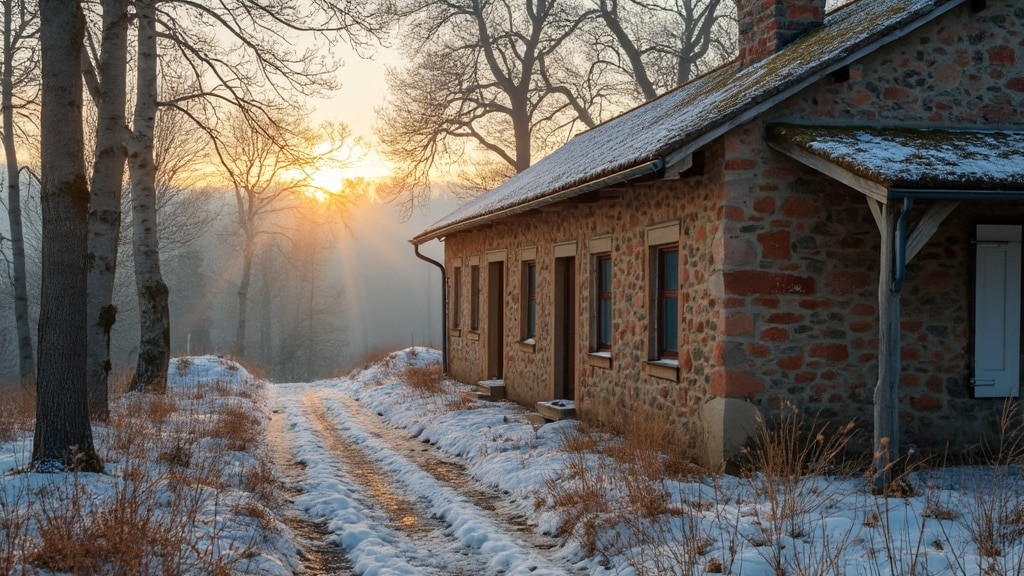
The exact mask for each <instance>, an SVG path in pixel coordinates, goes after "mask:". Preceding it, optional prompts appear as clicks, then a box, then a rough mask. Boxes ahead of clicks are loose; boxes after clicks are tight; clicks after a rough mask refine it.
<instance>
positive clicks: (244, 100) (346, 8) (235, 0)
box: [128, 0, 390, 390]
mask: <svg viewBox="0 0 1024 576" xmlns="http://www.w3.org/2000/svg"><path fill="white" fill-rule="evenodd" d="M135 10H136V15H137V19H138V26H139V39H138V59H137V70H138V72H137V93H136V105H135V114H134V118H133V122H132V136H131V138H130V140H129V146H128V148H129V157H128V158H129V172H130V174H131V186H132V198H133V200H132V213H133V224H132V230H133V239H134V262H135V276H136V283H137V286H138V295H139V309H140V317H141V320H140V324H141V334H140V344H139V362H138V365H137V368H136V373H135V379H134V381H133V389H140V390H145V389H154V388H155V389H159V388H160V387H162V386H163V382H164V380H166V375H167V360H168V357H169V354H170V327H169V321H168V313H167V311H168V304H167V286H166V284H165V283H164V282H163V279H162V278H161V276H160V263H159V245H158V235H157V233H156V230H157V220H156V198H155V189H156V186H155V181H154V178H155V170H154V168H153V163H154V160H153V124H154V116H155V113H156V109H157V105H158V100H157V95H158V91H157V84H156V82H157V75H156V68H157V62H158V58H159V52H158V48H159V44H158V43H157V41H156V37H157V34H159V35H160V37H161V38H162V39H164V40H165V42H166V47H167V48H168V49H171V50H173V51H175V52H176V53H177V54H178V55H179V56H180V57H181V58H182V59H183V61H184V62H185V63H186V69H187V70H191V71H192V73H193V74H194V77H193V78H192V79H191V85H194V86H195V87H196V89H195V90H194V91H193V92H191V93H187V94H181V95H178V96H176V97H174V98H172V99H171V100H168V101H163V102H159V104H160V105H164V106H169V107H173V108H174V109H176V110H178V111H180V112H181V113H183V114H184V115H185V116H186V117H188V118H190V119H192V120H193V121H195V123H196V125H197V127H198V128H199V129H201V130H202V131H204V132H205V133H206V134H208V135H209V136H210V137H211V138H212V139H213V140H214V141H216V140H217V139H218V138H220V135H219V134H217V132H216V129H215V128H214V127H213V126H211V125H210V124H209V123H208V122H207V121H206V118H204V117H202V116H200V115H197V114H196V113H195V111H194V109H193V107H192V106H191V105H192V104H194V103H195V102H196V101H205V102H207V103H208V105H207V108H210V107H213V103H214V102H219V103H221V104H225V103H226V104H227V105H229V106H231V107H233V108H234V109H235V110H236V111H237V112H238V113H240V114H242V115H244V116H246V117H248V118H249V121H250V122H253V123H258V122H260V121H262V120H266V119H267V118H268V117H269V116H270V114H272V112H273V110H274V109H275V108H278V109H280V108H289V107H290V108H294V106H295V102H294V101H293V98H295V97H302V96H310V95H317V94H321V93H323V91H325V90H329V89H331V88H333V87H334V77H333V75H334V72H335V71H336V69H337V66H336V63H334V62H332V61H331V59H330V58H327V57H325V56H324V55H323V54H321V53H319V52H318V51H317V50H316V49H315V48H310V49H306V50H301V51H297V50H294V49H293V48H292V46H293V45H294V42H293V36H294V35H296V34H312V35H314V36H318V37H319V38H318V39H320V40H325V41H335V40H343V41H347V42H349V43H350V44H352V45H355V46H357V47H358V46H364V45H365V43H366V42H369V41H371V40H373V39H375V38H377V37H378V35H379V34H381V33H382V32H383V30H384V27H385V26H386V24H387V22H388V18H389V14H390V4H389V2H387V1H385V0H375V1H373V2H361V1H358V0H341V1H337V0H312V1H310V2H302V3H300V2H298V1H297V0H282V1H281V2H275V3H274V4H273V5H269V4H266V3H264V2H262V1H261V0H228V1H225V2H219V3H215V4H209V3H203V2H195V1H192V0H167V1H161V2H158V1H157V0H139V1H138V2H137V3H136V8H135ZM211 28H212V29H215V30H219V34H218V33H214V32H212V31H211ZM221 37H223V38H227V39H229V41H230V44H228V45H222V43H221V42H220V40H219V38H221ZM254 125H255V124H254Z"/></svg>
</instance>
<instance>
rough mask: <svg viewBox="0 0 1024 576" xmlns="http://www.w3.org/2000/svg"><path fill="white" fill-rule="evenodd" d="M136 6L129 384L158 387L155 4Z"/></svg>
mask: <svg viewBox="0 0 1024 576" xmlns="http://www.w3.org/2000/svg"><path fill="white" fill-rule="evenodd" d="M135 11H136V15H137V19H138V27H139V42H138V50H139V55H138V64H137V66H138V71H137V74H138V76H137V78H138V81H137V84H136V90H137V91H138V93H137V96H136V101H135V116H134V119H133V121H132V128H133V132H132V136H131V139H130V141H129V146H130V149H129V155H128V159H129V171H130V173H131V188H132V254H133V256H134V260H135V288H136V291H137V292H138V297H139V360H138V364H137V365H136V368H135V376H134V378H133V379H132V386H131V389H132V390H137V391H147V392H163V391H164V390H165V388H166V386H167V365H168V362H169V361H170V355H171V323H170V312H169V309H168V304H167V296H168V293H167V284H165V283H164V281H163V278H162V277H161V275H160V241H159V234H158V230H157V221H156V218H157V214H156V163H155V162H154V158H153V132H154V128H155V125H156V101H157V44H156V4H155V2H154V1H153V0H140V1H138V2H136V3H135Z"/></svg>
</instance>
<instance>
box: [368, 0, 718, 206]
mask: <svg viewBox="0 0 1024 576" xmlns="http://www.w3.org/2000/svg"><path fill="white" fill-rule="evenodd" d="M732 5H733V3H732V2H731V1H729V0H422V1H421V3H419V4H415V5H414V7H413V8H411V9H410V11H409V13H408V14H407V15H406V22H407V23H408V33H407V35H406V43H405V49H406V51H407V54H408V56H409V61H410V63H409V64H408V65H407V66H405V67H403V68H400V69H393V70H390V71H389V78H388V88H389V94H388V100H387V102H386V105H385V106H384V108H383V109H382V110H381V111H380V116H381V120H380V123H379V125H378V128H377V135H378V137H379V138H380V140H381V142H382V144H383V149H384V152H385V154H386V155H387V156H388V157H389V158H391V159H392V160H393V161H395V162H396V163H397V164H398V165H399V166H400V167H401V168H400V171H399V173H398V175H397V177H396V179H395V181H393V182H390V183H388V185H387V186H386V187H385V190H384V195H385V196H386V197H390V198H401V199H402V205H401V207H402V210H403V212H404V213H405V214H408V213H409V212H411V210H412V208H413V206H414V205H415V204H416V202H417V194H419V193H422V192H423V191H424V190H425V187H424V184H426V183H427V182H428V181H429V179H430V173H431V171H432V170H433V169H434V168H435V166H437V167H439V168H446V169H448V171H449V172H452V170H451V166H456V167H457V168H458V167H461V169H462V173H461V174H460V176H461V177H462V181H463V182H464V184H466V186H465V191H466V192H467V193H468V195H473V194H475V193H476V192H479V191H481V190H484V189H488V188H491V187H493V186H495V185H496V184H498V183H500V182H501V181H503V180H504V179H507V178H508V177H510V176H512V175H514V174H515V173H518V172H521V171H523V170H524V169H525V168H527V167H528V166H530V164H531V163H532V161H533V159H534V157H535V156H536V155H537V154H543V153H545V152H546V151H548V150H551V149H554V148H556V147H557V146H559V145H561V144H563V143H564V142H565V141H566V139H567V138H568V137H570V136H572V135H573V134H575V133H576V132H578V131H579V130H580V129H585V128H589V127H593V126H594V125H595V124H596V123H597V122H599V121H602V120H603V119H606V118H608V117H610V116H611V115H612V114H616V113H620V112H621V111H622V110H624V109H627V108H629V107H632V106H635V105H636V104H638V103H639V102H641V101H642V100H645V99H651V98H654V97H655V96H657V95H658V94H660V93H662V92H664V91H666V90H669V89H671V88H673V87H675V86H677V85H679V84H681V83H683V82H686V81H687V80H689V79H690V78H691V77H692V75H694V74H695V73H696V72H699V71H701V70H704V69H707V68H708V67H711V66H714V65H717V64H719V63H721V62H724V61H726V60H728V59H729V58H731V55H732V54H733V53H734V52H735V49H734V47H733V44H734V41H733V36H734V34H733V31H732V23H733V22H734V21H735V17H734V8H733V6H732ZM466 158H468V159H469V161H468V162H467V161H466ZM445 164H449V165H445ZM467 166H468V167H469V169H468V170H467V169H466V167H467ZM456 171H457V170H456Z"/></svg>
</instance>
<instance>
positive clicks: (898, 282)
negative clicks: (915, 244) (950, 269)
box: [891, 196, 914, 294]
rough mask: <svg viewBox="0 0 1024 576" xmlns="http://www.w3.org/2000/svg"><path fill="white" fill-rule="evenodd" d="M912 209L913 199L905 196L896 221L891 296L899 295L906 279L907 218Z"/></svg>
mask: <svg viewBox="0 0 1024 576" xmlns="http://www.w3.org/2000/svg"><path fill="white" fill-rule="evenodd" d="M913 207H914V199H913V198H911V197H909V196H906V197H904V198H903V211H902V212H900V218H899V220H897V221H896V242H895V244H896V245H895V246H893V249H894V250H895V252H896V257H895V258H894V262H893V267H894V268H895V270H893V275H892V286H891V290H892V293H893V294H899V293H900V292H901V291H902V290H903V280H904V279H905V278H906V277H907V218H909V216H910V209H911V208H913Z"/></svg>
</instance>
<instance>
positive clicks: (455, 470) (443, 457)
mask: <svg viewBox="0 0 1024 576" xmlns="http://www.w3.org/2000/svg"><path fill="white" fill-rule="evenodd" d="M331 399H332V400H335V401H337V402H338V403H340V404H341V405H342V407H344V409H345V411H346V412H348V413H349V415H351V417H352V418H353V420H354V423H356V424H358V425H359V426H361V427H362V428H364V429H365V430H366V431H367V432H368V433H369V434H370V435H372V436H373V437H374V438H376V439H377V440H379V441H381V442H383V443H384V444H386V445H387V446H388V447H390V448H391V449H392V450H393V451H394V452H396V453H398V454H401V455H402V456H403V457H404V458H406V459H407V460H409V461H410V462H411V463H413V464H415V465H416V466H417V467H418V468H420V469H421V470H423V471H424V472H426V473H428V474H430V475H431V476H433V477H434V478H435V479H436V480H438V481H439V482H441V483H443V484H445V485H447V486H449V487H450V488H452V489H453V490H454V491H455V492H456V493H457V494H459V495H460V496H462V497H463V498H465V499H466V500H468V501H469V502H471V503H472V504H473V505H474V506H476V507H477V508H478V509H480V510H482V511H483V512H484V513H485V514H486V516H488V517H490V518H491V519H492V520H494V521H495V522H496V523H497V524H499V525H501V526H503V527H505V528H506V529H507V530H508V531H509V532H510V533H514V534H515V538H516V539H517V540H519V541H520V542H521V543H522V544H523V545H525V546H526V547H528V548H531V549H534V550H536V551H537V552H538V553H540V554H541V556H543V557H545V558H546V559H547V560H548V561H550V562H552V563H554V564H556V565H559V564H561V565H564V561H563V560H560V559H557V558H555V557H554V554H553V553H552V552H553V551H554V550H556V549H558V548H559V547H560V546H561V545H562V543H563V542H562V540H561V539H559V538H556V537H554V536H551V535H547V534H541V533H538V532H536V530H535V529H534V527H533V526H531V525H530V524H529V523H528V522H527V520H526V518H525V517H524V516H523V515H522V514H520V513H519V512H518V511H516V510H515V508H514V507H513V505H512V504H511V503H509V502H508V501H507V500H506V495H505V494H502V493H501V492H500V491H498V490H496V489H494V488H491V487H488V486H486V485H484V484H483V483H481V482H480V481H478V480H476V479H475V478H473V476H472V475H470V474H469V472H468V471H467V469H466V466H465V465H464V464H462V463H461V462H460V461H458V459H456V458H455V457H452V456H449V455H447V454H445V453H443V452H441V451H440V450H438V449H437V448H436V447H434V446H433V445H431V444H428V443H425V442H423V441H420V440H418V439H416V438H414V437H412V436H410V435H409V433H408V431H406V430H403V429H400V428H395V427H393V426H391V425H390V424H388V423H387V422H385V421H384V419H383V418H382V417H381V416H380V415H379V414H377V413H376V412H374V411H372V410H370V409H369V408H367V407H366V406H363V405H362V404H360V403H359V402H358V401H357V400H355V399H354V398H353V397H351V396H349V395H347V394H335V395H332V396H331ZM567 569H568V567H567Z"/></svg>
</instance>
